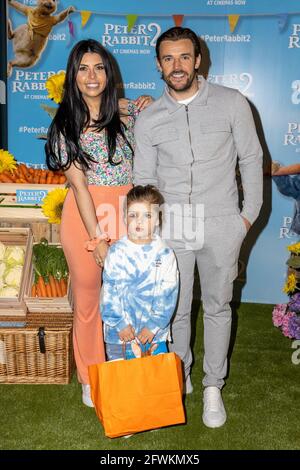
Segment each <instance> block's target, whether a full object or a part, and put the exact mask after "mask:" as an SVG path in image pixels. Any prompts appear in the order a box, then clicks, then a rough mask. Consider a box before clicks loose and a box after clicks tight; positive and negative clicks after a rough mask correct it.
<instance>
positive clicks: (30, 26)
mask: <svg viewBox="0 0 300 470" xmlns="http://www.w3.org/2000/svg"><path fill="white" fill-rule="evenodd" d="M9 5H10V6H11V7H13V8H15V9H16V10H17V11H19V12H20V13H23V14H24V15H25V16H26V17H27V23H25V24H21V25H20V26H18V27H17V28H16V29H15V30H13V27H12V23H11V21H10V20H8V25H7V35H8V39H10V40H12V41H13V50H14V53H15V57H14V58H13V59H11V60H9V62H8V64H7V75H8V77H10V76H11V74H12V69H13V67H21V68H27V67H32V66H33V65H35V64H36V63H37V62H38V60H39V59H40V57H41V55H42V52H43V51H44V49H45V47H46V45H47V42H48V36H49V34H50V32H51V30H52V28H53V26H55V25H57V24H58V23H61V22H62V21H64V20H65V19H66V18H67V16H68V15H69V14H70V13H73V12H74V11H75V8H74V7H73V6H70V7H68V8H67V9H65V10H63V11H62V12H60V13H58V14H57V15H53V13H54V12H55V11H56V9H57V1H56V0H37V5H36V6H35V7H29V6H27V5H23V4H22V3H20V2H17V1H15V0H9Z"/></svg>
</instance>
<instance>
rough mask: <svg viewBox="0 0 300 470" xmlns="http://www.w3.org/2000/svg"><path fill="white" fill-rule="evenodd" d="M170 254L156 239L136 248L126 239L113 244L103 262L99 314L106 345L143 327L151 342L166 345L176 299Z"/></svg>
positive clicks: (173, 262) (175, 276) (173, 260)
mask: <svg viewBox="0 0 300 470" xmlns="http://www.w3.org/2000/svg"><path fill="white" fill-rule="evenodd" d="M178 283H179V280H178V270H177V262H176V258H175V255H174V253H173V250H172V249H171V248H169V247H168V246H167V245H166V244H165V243H164V242H163V240H161V238H159V237H158V236H157V237H156V238H155V240H153V241H152V242H151V243H149V244H146V245H138V244H136V243H133V242H131V241H130V240H128V238H127V236H125V237H123V238H121V239H120V240H119V241H117V242H116V243H114V244H113V245H112V246H111V247H110V249H109V252H108V255H107V257H106V259H105V264H104V271H103V285H102V290H101V298H100V310H101V315H102V320H103V322H104V339H105V342H106V343H111V344H121V343H122V342H121V340H120V338H119V335H118V332H119V331H121V330H123V329H124V328H125V327H126V326H128V325H131V326H132V327H133V328H134V330H135V333H136V335H137V334H138V333H139V332H140V331H141V329H142V328H144V327H146V328H148V329H149V330H150V331H152V332H153V333H155V337H154V341H155V342H159V341H166V340H167V339H168V337H169V324H170V320H171V317H172V315H173V313H174V310H175V306H176V302H177V295H178Z"/></svg>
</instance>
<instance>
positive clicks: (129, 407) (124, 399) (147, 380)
mask: <svg viewBox="0 0 300 470" xmlns="http://www.w3.org/2000/svg"><path fill="white" fill-rule="evenodd" d="M89 377H90V385H91V396H92V400H93V403H94V405H95V410H96V413H97V416H98V418H99V420H100V421H101V423H102V425H103V427H104V432H105V435H106V436H108V437H118V436H124V435H126V434H134V433H137V432H141V431H147V430H149V429H156V428H161V427H163V426H170V425H174V424H183V423H185V413H184V409H183V404H182V370H181V361H180V359H179V357H178V356H177V355H176V354H175V353H165V354H158V355H156V356H146V357H141V358H136V359H130V360H124V359H121V360H116V361H108V362H104V363H102V364H95V365H91V366H89Z"/></svg>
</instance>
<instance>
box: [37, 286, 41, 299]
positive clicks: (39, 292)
mask: <svg viewBox="0 0 300 470" xmlns="http://www.w3.org/2000/svg"><path fill="white" fill-rule="evenodd" d="M36 295H37V296H38V297H42V292H41V288H40V285H39V284H37V285H36Z"/></svg>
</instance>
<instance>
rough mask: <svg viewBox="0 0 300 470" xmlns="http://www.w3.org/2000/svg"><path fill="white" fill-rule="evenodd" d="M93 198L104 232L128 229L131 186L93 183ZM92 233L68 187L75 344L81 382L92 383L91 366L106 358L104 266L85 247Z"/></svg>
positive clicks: (67, 249) (66, 243)
mask: <svg viewBox="0 0 300 470" xmlns="http://www.w3.org/2000/svg"><path fill="white" fill-rule="evenodd" d="M88 188H89V192H90V194H91V196H92V198H93V201H94V205H95V208H96V212H97V217H98V220H99V222H100V228H101V231H102V232H107V233H108V234H109V235H110V237H111V239H112V241H114V240H117V239H118V238H120V237H121V236H122V235H124V234H125V233H126V232H125V225H124V222H123V203H124V197H125V196H126V194H127V193H128V191H129V190H130V189H131V185H127V186H93V185H90V186H89V187H88ZM89 238H90V237H89V235H88V233H87V231H86V229H85V227H84V225H83V222H82V220H81V217H80V214H79V211H78V208H77V204H76V200H75V197H74V193H73V191H72V189H70V190H69V191H68V194H67V197H66V199H65V202H64V207H63V213H62V220H61V244H62V247H63V250H64V253H65V256H66V259H67V263H68V266H69V270H70V277H71V283H72V289H73V295H74V323H73V347H74V356H75V362H76V366H77V376H78V381H79V382H80V383H84V384H88V383H89V377H88V366H89V365H90V364H98V363H101V362H104V361H105V349H104V341H103V333H102V321H101V314H100V310H99V297H100V289H101V274H102V270H101V268H100V267H99V266H98V265H97V264H96V262H95V261H94V257H93V254H92V253H89V252H88V251H86V250H85V248H84V242H85V241H86V240H88V239H89Z"/></svg>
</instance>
